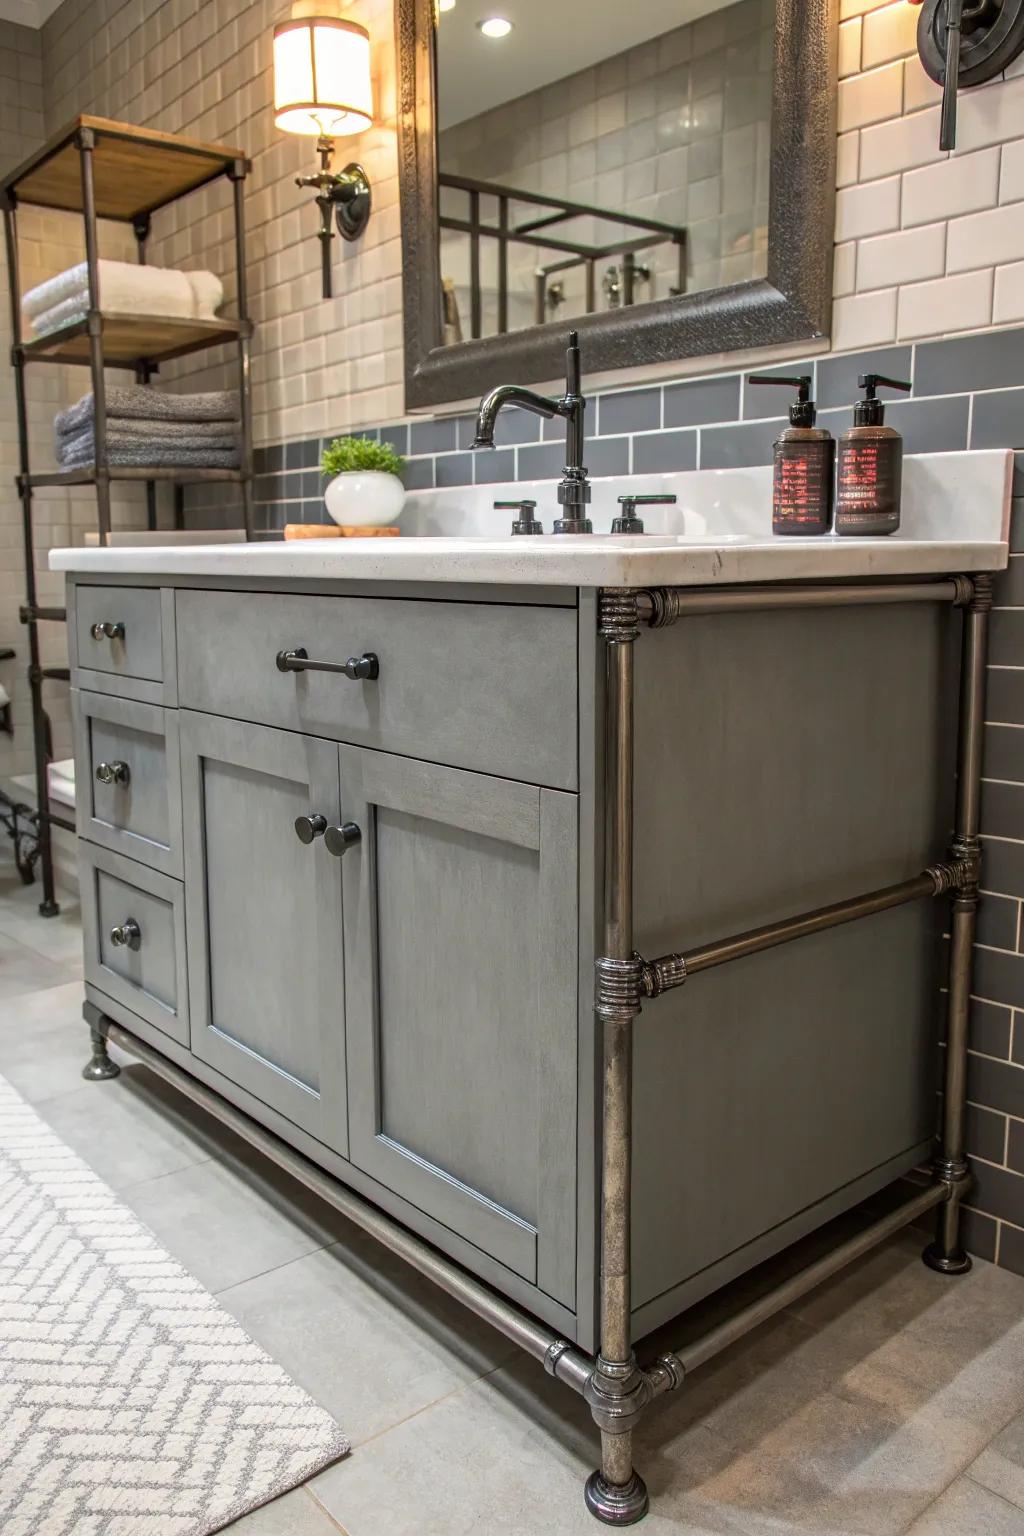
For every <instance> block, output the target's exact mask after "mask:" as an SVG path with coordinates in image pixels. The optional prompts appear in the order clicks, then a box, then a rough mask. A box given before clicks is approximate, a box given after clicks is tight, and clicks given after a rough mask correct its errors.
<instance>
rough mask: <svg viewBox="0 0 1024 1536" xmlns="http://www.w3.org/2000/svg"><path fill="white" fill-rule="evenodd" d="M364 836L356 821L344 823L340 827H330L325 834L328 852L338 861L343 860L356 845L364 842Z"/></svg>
mask: <svg viewBox="0 0 1024 1536" xmlns="http://www.w3.org/2000/svg"><path fill="white" fill-rule="evenodd" d="M362 839H363V834H362V833H361V832H360V830H359V828H358V827H357V826H356V824H355V822H354V821H343V822H342V824H341V826H340V827H328V828H327V831H326V832H325V833H324V842H325V844H326V845H327V852H328V853H333V854H334V857H335V858H336V859H340V858H342V857H343V856H344V855H345V854H346V853H347V852H348V850H349V849H350V848H351V847H352V846H353V844H355V843H359V842H362Z"/></svg>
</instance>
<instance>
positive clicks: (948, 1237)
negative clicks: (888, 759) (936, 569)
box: [924, 575, 992, 1275]
mask: <svg viewBox="0 0 1024 1536" xmlns="http://www.w3.org/2000/svg"><path fill="white" fill-rule="evenodd" d="M973 585H974V595H973V597H972V599H971V602H970V605H969V607H968V608H967V611H966V612H965V614H964V634H963V653H962V659H961V665H960V727H959V744H958V761H957V795H956V830H955V833H954V838H953V847H952V850H951V854H952V861H953V864H954V866H955V867H956V869H957V870H958V879H957V884H956V887H955V889H954V892H953V903H952V941H951V945H950V956H949V1001H948V1004H947V1011H946V1021H947V1022H946V1075H945V1097H944V1100H943V1111H942V1140H941V1145H940V1148H939V1152H938V1156H937V1157H936V1159H935V1164H934V1171H935V1177H936V1178H937V1179H939V1180H941V1182H942V1183H944V1184H945V1185H946V1190H947V1197H946V1200H945V1202H944V1204H943V1205H941V1206H940V1207H939V1212H938V1223H937V1228H936V1233H935V1241H934V1242H933V1243H931V1244H930V1245H929V1246H928V1247H927V1248H926V1249H925V1251H924V1262H925V1263H926V1264H927V1265H928V1266H929V1268H931V1269H937V1270H938V1271H939V1272H940V1273H941V1274H944V1275H962V1274H964V1273H965V1271H967V1270H968V1269H970V1267H971V1260H970V1255H969V1254H968V1253H967V1252H966V1251H965V1249H964V1247H963V1245H962V1243H961V1241H960V1204H961V1201H962V1200H963V1198H964V1196H965V1194H966V1193H967V1190H968V1187H969V1184H970V1172H969V1167H968V1163H967V1143H966V1137H965V1119H966V1110H965V1106H966V1101H967V1043H968V1021H969V1015H970V997H971V970H972V964H973V954H974V933H975V926H976V922H977V915H978V882H979V880H980V878H981V842H980V840H979V837H978V826H979V811H980V802H981V753H982V740H983V732H984V720H985V666H986V661H987V653H988V620H989V612H990V610H991V607H992V578H991V576H988V575H979V576H975V577H974V578H973Z"/></svg>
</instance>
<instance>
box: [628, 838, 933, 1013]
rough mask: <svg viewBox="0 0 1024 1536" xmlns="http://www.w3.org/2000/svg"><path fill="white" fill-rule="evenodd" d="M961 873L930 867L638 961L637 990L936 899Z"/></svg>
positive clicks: (663, 988) (668, 986)
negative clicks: (779, 918)
mask: <svg viewBox="0 0 1024 1536" xmlns="http://www.w3.org/2000/svg"><path fill="white" fill-rule="evenodd" d="M962 873H963V871H962V870H961V868H960V866H959V865H957V864H933V865H932V866H931V868H929V869H926V870H923V871H922V872H921V874H919V875H914V876H912V878H911V879H909V880H900V881H899V882H898V883H897V884H896V885H883V886H882V887H881V888H880V889H879V890H875V891H866V892H865V893H864V894H863V895H860V896H850V897H848V898H847V899H846V900H845V901H835V902H833V903H832V904H831V905H830V906H827V907H816V908H815V909H814V910H813V911H811V912H801V913H798V914H797V916H795V917H786V918H783V919H782V921H781V922H778V923H765V924H764V926H763V927H761V928H750V929H748V930H747V931H746V932H745V933H736V934H731V935H730V936H729V937H728V938H726V939H718V940H716V941H715V943H713V944H705V945H704V947H703V948H702V949H694V950H691V951H690V953H689V954H680V953H678V952H676V953H670V954H667V955H659V956H658V958H657V959H656V960H646V961H644V962H643V966H642V970H641V989H642V991H643V993H644V996H645V997H659V996H660V995H661V993H662V992H670V991H672V989H673V988H675V987H681V986H682V985H683V983H684V982H685V981H686V980H687V978H688V977H690V976H693V975H695V974H696V973H697V972H698V971H710V970H711V969H712V968H713V967H714V966H716V965H727V964H728V963H729V962H730V961H732V960H742V959H743V958H744V957H745V956H746V955H756V954H759V953H760V952H761V951H762V950H765V949H775V948H776V946H777V945H779V944H791V943H792V942H793V940H794V939H803V938H806V937H807V936H808V935H809V934H812V933H823V932H824V931H825V929H827V928H838V927H839V926H840V925H841V924H843V923H853V922H856V921H857V920H858V919H859V918H862V917H873V916H874V915H875V914H876V913H877V912H888V911H889V910H890V909H891V908H892V907H902V906H905V905H906V903H907V902H910V901H920V900H922V898H924V897H926V896H939V895H941V894H942V893H943V892H944V891H951V890H953V889H954V887H955V886H956V885H957V883H958V881H959V880H960V878H961V875H962Z"/></svg>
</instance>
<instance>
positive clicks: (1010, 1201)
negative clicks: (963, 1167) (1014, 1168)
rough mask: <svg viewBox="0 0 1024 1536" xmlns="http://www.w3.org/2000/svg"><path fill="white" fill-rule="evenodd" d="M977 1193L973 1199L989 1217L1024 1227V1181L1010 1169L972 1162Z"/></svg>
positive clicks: (977, 1161) (978, 1161)
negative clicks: (995, 1217)
mask: <svg viewBox="0 0 1024 1536" xmlns="http://www.w3.org/2000/svg"><path fill="white" fill-rule="evenodd" d="M971 1172H972V1173H973V1174H974V1189H973V1190H972V1191H971V1199H972V1200H973V1201H974V1202H975V1204H976V1205H977V1206H978V1207H979V1208H980V1209H981V1210H983V1211H985V1212H987V1214H989V1215H990V1216H997V1217H999V1219H1000V1220H1002V1221H1012V1222H1013V1224H1014V1226H1018V1227H1019V1226H1024V1177H1022V1176H1021V1175H1020V1174H1019V1173H1013V1172H1011V1171H1010V1169H1008V1168H994V1167H993V1166H992V1164H991V1163H987V1162H981V1161H980V1160H974V1159H972V1161H971Z"/></svg>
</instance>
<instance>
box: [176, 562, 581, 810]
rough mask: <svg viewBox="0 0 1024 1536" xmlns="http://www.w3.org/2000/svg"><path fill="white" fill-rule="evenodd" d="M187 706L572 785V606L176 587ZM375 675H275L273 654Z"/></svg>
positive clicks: (180, 670) (180, 685) (180, 676)
mask: <svg viewBox="0 0 1024 1536" xmlns="http://www.w3.org/2000/svg"><path fill="white" fill-rule="evenodd" d="M176 615H177V650H178V695H179V699H180V701H181V703H182V704H183V705H185V706H187V707H188V708H189V709H197V710H203V711H206V712H207V713H210V714H214V715H232V716H234V717H235V718H236V719H242V720H252V721H256V722H259V723H261V724H267V725H275V726H282V727H284V728H285V729H287V730H293V731H303V732H306V733H308V734H310V735H314V736H327V737H331V738H333V739H334V740H338V741H346V742H351V743H353V744H355V745H357V746H367V747H380V748H383V749H384V750H386V751H389V752H397V753H401V754H402V755H403V756H408V757H419V758H425V759H428V760H430V761H432V762H439V763H447V764H450V765H452V766H454V767H460V768H471V769H477V770H481V771H484V770H486V771H488V772H491V773H495V774H499V775H501V776H502V777H503V778H513V779H525V780H527V781H528V782H530V783H533V784H540V785H547V786H550V787H552V788H556V789H575V788H576V756H577V753H576V612H575V609H567V608H540V607H537V608H532V607H524V606H513V605H511V604H500V603H494V604H491V603H457V602H424V601H406V600H404V599H388V598H385V599H371V598H358V597H304V596H299V595H293V594H290V593H267V592H202V591H179V592H178V593H177V601H176ZM299 648H302V649H305V650H306V651H307V652H308V654H309V658H310V659H311V660H314V661H328V662H333V663H336V664H337V663H339V662H340V663H342V664H344V663H345V661H346V660H348V658H349V657H359V656H362V655H364V654H365V653H367V652H373V653H374V654H375V655H376V656H377V657H378V660H379V675H378V676H377V678H376V679H373V680H369V679H368V680H364V681H351V680H350V679H349V678H347V677H346V676H344V674H342V673H328V672H316V671H305V672H282V671H279V670H278V667H277V665H276V657H277V655H278V653H279V652H280V651H285V650H296V649H299Z"/></svg>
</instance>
